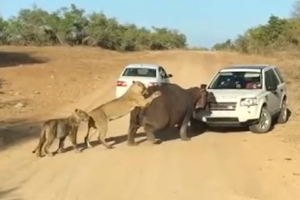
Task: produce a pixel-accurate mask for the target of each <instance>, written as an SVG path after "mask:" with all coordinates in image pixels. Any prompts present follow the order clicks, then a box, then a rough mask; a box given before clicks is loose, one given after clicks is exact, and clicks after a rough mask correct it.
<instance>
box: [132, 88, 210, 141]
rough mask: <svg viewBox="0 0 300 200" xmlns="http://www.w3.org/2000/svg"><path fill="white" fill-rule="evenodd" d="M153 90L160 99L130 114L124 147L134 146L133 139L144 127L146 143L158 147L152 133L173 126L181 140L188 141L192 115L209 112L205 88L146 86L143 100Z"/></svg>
mask: <svg viewBox="0 0 300 200" xmlns="http://www.w3.org/2000/svg"><path fill="white" fill-rule="evenodd" d="M155 91H160V92H161V96H160V97H158V98H156V99H155V100H153V101H152V103H151V104H150V105H149V106H148V107H146V108H144V109H141V108H139V107H135V108H134V109H133V110H132V111H131V112H130V123H129V129H128V139H127V144H128V145H130V146H131V145H136V143H135V141H134V136H135V134H136V132H137V130H138V129H139V127H144V130H145V132H146V135H147V140H148V141H150V142H152V143H153V144H159V143H161V140H160V139H156V138H155V135H154V132H155V131H158V130H165V129H169V128H174V127H175V126H176V125H177V126H178V127H177V128H178V129H179V135H180V138H181V140H183V141H189V140H190V138H189V137H188V136H187V126H188V123H189V121H190V120H191V119H192V116H193V112H195V111H196V110H197V111H198V110H203V109H206V110H207V109H209V107H208V103H207V99H208V92H207V91H206V85H205V84H202V85H201V86H200V87H191V88H188V89H184V88H182V87H180V86H179V85H177V84H174V83H162V84H161V85H155V86H150V87H148V94H146V95H145V98H147V97H148V96H149V95H151V94H152V93H153V92H155Z"/></svg>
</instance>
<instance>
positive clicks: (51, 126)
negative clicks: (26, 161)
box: [32, 109, 89, 157]
mask: <svg viewBox="0 0 300 200" xmlns="http://www.w3.org/2000/svg"><path fill="white" fill-rule="evenodd" d="M88 120H89V115H88V114H87V113H86V112H85V111H83V110H81V109H75V110H74V112H73V114H72V115H71V116H69V117H67V118H60V119H49V120H47V121H45V122H44V124H43V125H42V130H41V135H40V139H39V143H38V145H37V147H36V148H35V149H34V150H33V151H32V153H36V155H37V156H38V157H42V150H43V151H44V153H45V154H46V155H47V156H53V155H54V154H55V153H62V152H63V148H64V141H65V139H66V137H67V136H69V139H70V141H71V142H72V145H73V148H74V150H75V151H76V152H79V149H78V148H77V131H78V127H79V124H80V122H81V121H88ZM56 138H57V139H59V144H58V149H57V150H56V151H55V152H53V153H50V152H49V148H50V146H51V145H52V143H53V141H54V140H55V139H56Z"/></svg>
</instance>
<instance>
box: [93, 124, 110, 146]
mask: <svg viewBox="0 0 300 200" xmlns="http://www.w3.org/2000/svg"><path fill="white" fill-rule="evenodd" d="M96 126H97V133H98V140H99V142H100V143H101V144H103V145H104V146H105V147H106V148H107V149H112V148H113V147H112V145H109V144H108V143H107V142H106V141H105V138H106V135H107V131H108V121H107V120H105V121H103V122H101V123H100V122H97V125H96Z"/></svg>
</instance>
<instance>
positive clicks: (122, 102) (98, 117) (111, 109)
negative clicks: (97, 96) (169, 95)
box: [84, 81, 161, 149]
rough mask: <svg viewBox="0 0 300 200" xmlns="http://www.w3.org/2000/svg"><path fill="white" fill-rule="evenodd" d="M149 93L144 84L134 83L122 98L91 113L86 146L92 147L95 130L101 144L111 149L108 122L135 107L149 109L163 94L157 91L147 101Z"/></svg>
mask: <svg viewBox="0 0 300 200" xmlns="http://www.w3.org/2000/svg"><path fill="white" fill-rule="evenodd" d="M147 93H148V91H147V88H146V86H145V85H144V84H143V83H142V82H140V81H133V82H132V85H131V86H130V87H129V88H128V90H127V91H126V92H125V93H124V94H123V95H122V96H121V97H119V98H116V99H113V100H111V101H109V102H107V103H105V104H102V105H100V106H99V107H97V108H95V109H93V110H92V111H90V112H89V116H90V119H89V121H88V130H87V134H86V136H85V138H84V142H85V144H86V146H87V147H88V148H91V147H92V145H91V144H90V137H91V135H90V131H91V129H93V132H97V135H98V140H99V142H100V143H102V144H103V145H104V146H105V147H106V148H108V149H111V148H112V146H111V145H108V144H107V143H106V141H105V137H106V134H107V131H108V122H109V121H112V120H115V119H119V118H121V117H123V116H125V115H127V114H128V113H129V112H130V111H131V110H133V109H134V108H135V107H141V108H145V107H147V106H148V105H149V104H150V103H151V102H152V101H153V100H154V99H155V98H157V97H159V96H160V95H161V92H160V91H157V92H154V93H153V94H152V95H151V96H150V97H149V98H147V99H146V98H144V96H143V95H144V94H147Z"/></svg>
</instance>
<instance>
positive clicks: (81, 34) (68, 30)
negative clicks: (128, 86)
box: [0, 4, 187, 51]
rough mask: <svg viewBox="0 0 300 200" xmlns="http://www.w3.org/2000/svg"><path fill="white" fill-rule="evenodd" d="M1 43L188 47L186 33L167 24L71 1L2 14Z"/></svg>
mask: <svg viewBox="0 0 300 200" xmlns="http://www.w3.org/2000/svg"><path fill="white" fill-rule="evenodd" d="M0 42H1V44H2V45H40V46H41V45H66V44H67V45H71V46H73V45H87V46H98V47H102V48H105V49H111V50H117V51H136V50H168V49H181V48H186V46H187V44H186V36H185V35H184V34H182V33H180V32H179V31H177V30H172V29H168V28H165V27H162V28H158V27H153V28H152V29H146V28H144V27H137V26H136V25H134V24H120V23H119V22H118V21H117V20H116V19H115V18H109V17H107V16H106V15H105V14H104V13H102V12H94V13H90V14H86V13H85V10H83V9H80V8H78V7H76V6H75V5H74V4H71V5H70V7H63V8H61V9H59V10H57V11H55V12H47V11H45V10H43V9H41V8H38V7H37V6H36V5H33V6H32V8H31V9H21V10H20V11H19V13H18V15H17V16H13V17H11V18H9V19H8V20H4V19H3V18H0Z"/></svg>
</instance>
